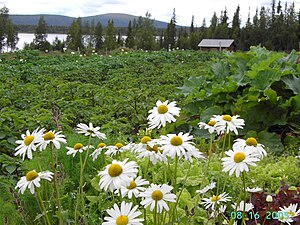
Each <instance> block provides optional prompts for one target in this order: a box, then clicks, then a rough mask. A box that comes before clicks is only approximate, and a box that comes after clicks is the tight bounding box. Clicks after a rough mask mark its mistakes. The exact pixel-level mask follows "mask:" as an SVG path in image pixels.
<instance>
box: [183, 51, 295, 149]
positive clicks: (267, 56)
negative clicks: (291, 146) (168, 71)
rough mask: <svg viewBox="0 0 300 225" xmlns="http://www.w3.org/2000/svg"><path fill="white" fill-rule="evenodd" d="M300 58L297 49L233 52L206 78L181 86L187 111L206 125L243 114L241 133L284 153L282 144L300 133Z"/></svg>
mask: <svg viewBox="0 0 300 225" xmlns="http://www.w3.org/2000/svg"><path fill="white" fill-rule="evenodd" d="M298 59H299V56H298V54H297V53H296V52H295V51H292V52H291V53H290V54H289V55H287V56H285V55H284V54H283V53H277V52H270V51H267V50H266V49H265V48H261V47H252V48H251V50H250V51H249V52H246V53H241V52H236V53H228V54H227V55H226V57H224V58H223V59H220V60H216V61H215V62H214V63H213V64H212V65H211V66H210V68H209V70H208V73H207V74H201V75H200V76H192V77H190V78H189V79H188V80H187V81H185V84H184V85H183V86H182V87H181V88H180V93H182V94H184V96H186V100H185V103H186V110H187V113H188V115H189V116H191V117H195V116H197V115H199V116H200V120H201V121H206V120H208V119H209V116H211V115H212V114H222V113H223V114H233V115H240V116H241V117H242V118H244V119H245V121H246V127H245V128H244V130H243V131H242V133H241V134H246V135H247V136H251V135H252V136H254V137H257V138H258V140H259V141H260V142H261V143H263V144H265V145H266V146H270V151H274V152H275V149H276V151H277V152H276V153H277V154H282V153H283V145H282V143H284V142H285V141H284V140H288V139H286V138H288V137H289V136H296V135H297V134H296V133H294V132H293V130H292V127H294V126H295V125H296V124H299V122H300V121H299V118H300V114H299V112H300V111H299V109H300V108H299V106H300V95H299V87H300V86H299V85H300V83H299V72H298V71H299V68H300V67H299V64H298ZM191 123H194V122H193V121H192V122H191ZM298 139H299V138H298ZM270 144H271V145H272V146H274V145H276V147H275V146H274V147H275V148H273V147H271V145H270Z"/></svg>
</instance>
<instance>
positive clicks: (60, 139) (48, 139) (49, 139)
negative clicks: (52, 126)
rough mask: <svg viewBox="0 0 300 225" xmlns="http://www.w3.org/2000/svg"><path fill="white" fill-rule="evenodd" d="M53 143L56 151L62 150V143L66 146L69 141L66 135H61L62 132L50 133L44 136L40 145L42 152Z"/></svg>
mask: <svg viewBox="0 0 300 225" xmlns="http://www.w3.org/2000/svg"><path fill="white" fill-rule="evenodd" d="M50 143H53V145H54V147H55V148H56V149H60V143H64V144H66V143H67V141H66V139H65V135H63V134H61V131H59V132H57V133H55V131H52V130H51V131H48V132H47V133H45V134H43V139H42V141H41V142H40V143H39V144H38V146H40V151H42V150H45V149H46V147H47V145H49V144H50Z"/></svg>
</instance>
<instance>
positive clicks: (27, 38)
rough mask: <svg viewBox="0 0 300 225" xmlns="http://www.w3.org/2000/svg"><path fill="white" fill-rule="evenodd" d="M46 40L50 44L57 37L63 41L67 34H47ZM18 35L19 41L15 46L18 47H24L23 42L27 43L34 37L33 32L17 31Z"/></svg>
mask: <svg viewBox="0 0 300 225" xmlns="http://www.w3.org/2000/svg"><path fill="white" fill-rule="evenodd" d="M47 35H48V36H47V41H49V42H50V44H52V42H53V41H54V40H55V38H56V37H57V38H58V39H59V40H61V41H63V40H66V39H67V35H66V34H47ZM18 37H19V41H18V44H17V48H18V49H20V50H21V49H23V48H24V44H25V43H27V44H29V43H31V42H32V41H33V39H34V34H31V33H19V34H18Z"/></svg>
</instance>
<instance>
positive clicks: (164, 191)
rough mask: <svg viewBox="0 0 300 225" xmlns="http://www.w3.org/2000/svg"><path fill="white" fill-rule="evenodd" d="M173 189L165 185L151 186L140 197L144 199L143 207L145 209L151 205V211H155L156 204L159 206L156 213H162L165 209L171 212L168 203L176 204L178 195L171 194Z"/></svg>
mask: <svg viewBox="0 0 300 225" xmlns="http://www.w3.org/2000/svg"><path fill="white" fill-rule="evenodd" d="M172 189H173V187H171V186H169V185H166V184H163V185H156V184H151V185H150V187H149V188H147V189H146V190H145V191H144V192H142V193H140V197H143V198H144V199H143V200H142V201H141V205H143V206H144V207H145V208H146V207H148V206H149V205H150V210H151V211H153V209H154V208H155V204H156V205H157V208H156V212H158V213H161V212H162V211H163V209H165V210H166V211H169V206H168V204H167V203H166V202H176V200H175V199H176V195H174V194H171V190H172Z"/></svg>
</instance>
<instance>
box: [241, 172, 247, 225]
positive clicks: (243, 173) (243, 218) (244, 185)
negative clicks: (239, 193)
mask: <svg viewBox="0 0 300 225" xmlns="http://www.w3.org/2000/svg"><path fill="white" fill-rule="evenodd" d="M242 180H243V188H244V206H243V214H242V215H243V216H242V224H244V223H245V209H246V194H247V193H246V179H245V172H242Z"/></svg>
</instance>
